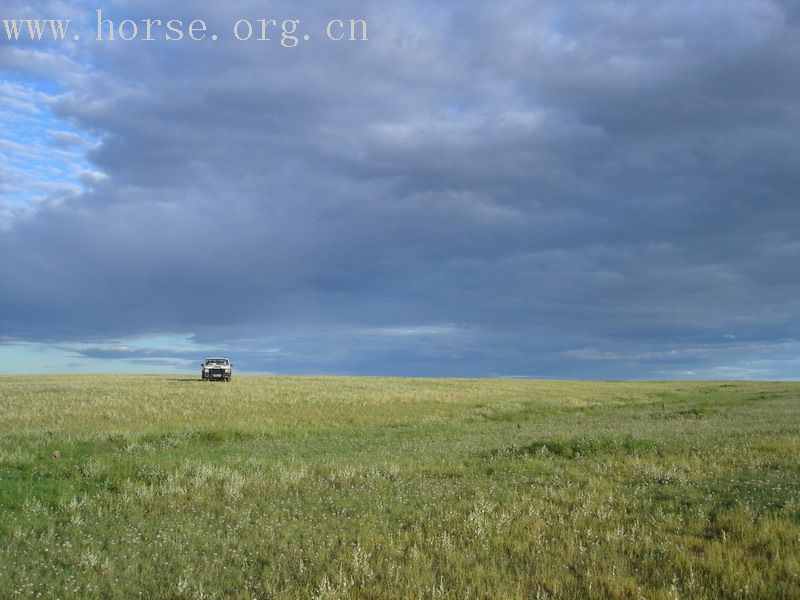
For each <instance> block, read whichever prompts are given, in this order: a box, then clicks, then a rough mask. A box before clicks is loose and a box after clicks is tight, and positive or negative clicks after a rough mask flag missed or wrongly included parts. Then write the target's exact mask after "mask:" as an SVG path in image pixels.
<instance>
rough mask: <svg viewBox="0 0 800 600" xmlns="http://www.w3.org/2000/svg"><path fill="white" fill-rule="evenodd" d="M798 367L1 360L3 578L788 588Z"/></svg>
mask: <svg viewBox="0 0 800 600" xmlns="http://www.w3.org/2000/svg"><path fill="white" fill-rule="evenodd" d="M798 398H800V384H797V383H764V382H759V383H741V382H669V383H667V382H653V383H647V382H636V383H633V382H627V383H623V382H555V381H552V382H551V381H502V380H436V379H381V378H334V377H326V378H321V377H320V378H313V377H305V378H292V377H235V378H234V381H232V382H231V383H230V384H219V383H216V384H215V383H203V382H200V381H198V380H194V379H191V378H169V377H163V376H151V377H136V376H37V377H2V378H0V539H2V540H3V543H2V546H0V597H4V598H6V597H47V598H51V597H53V598H131V597H144V598H243V599H244V598H248V599H252V598H306V597H316V598H340V597H343V598H409V597H426V598H427V597H430V598H432V597H449V598H459V599H461V598H551V597H552V598H562V597H574V598H607V597H612V598H637V599H638V598H642V597H643V598H679V597H680V598H683V597H689V598H719V597H728V598H736V597H740V598H794V597H798V596H800V463H799V462H798V460H797V456H798V451H799V450H800V402H798Z"/></svg>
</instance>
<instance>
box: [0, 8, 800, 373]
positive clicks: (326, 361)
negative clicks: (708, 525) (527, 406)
mask: <svg viewBox="0 0 800 600" xmlns="http://www.w3.org/2000/svg"><path fill="white" fill-rule="evenodd" d="M98 8H101V9H102V10H103V16H104V18H107V19H110V20H112V21H114V22H115V23H118V22H120V21H122V20H124V19H132V20H136V21H137V22H139V23H141V20H142V19H146V18H150V19H162V20H163V21H166V20H168V19H172V18H174V19H182V20H185V22H186V23H188V22H189V21H191V20H192V19H203V20H204V21H205V22H207V24H208V30H209V33H210V32H212V31H213V32H216V33H218V40H216V41H212V40H211V39H209V38H206V39H204V40H202V41H199V42H193V41H189V40H187V39H184V40H182V41H175V42H171V41H166V40H164V39H162V38H158V39H155V40H154V41H144V40H141V39H134V40H131V41H129V42H125V41H122V40H119V39H117V40H115V41H109V40H105V41H101V42H98V41H97V40H96V39H95V35H96V19H97V16H96V12H95V11H96V9H98ZM49 18H58V19H71V25H70V26H71V28H72V29H70V34H71V33H72V31H75V32H77V33H78V34H79V35H80V38H81V39H80V40H79V41H75V40H73V39H67V40H66V41H63V42H52V41H50V42H47V41H42V42H39V41H29V40H28V41H25V40H18V41H9V40H8V39H7V38H6V37H3V36H0V374H4V373H5V374H10V373H85V372H99V373H108V372H120V373H128V372H130V373H183V372H195V371H199V363H200V361H201V360H202V359H203V358H204V357H205V356H214V355H222V356H229V357H230V358H231V360H232V361H233V363H234V368H235V369H236V370H238V371H239V372H261V373H297V374H361V375H400V376H448V377H451V376H452V377H530V378H571V379H576V378H579V379H627V378H630V379H798V378H800V197H798V195H799V194H800V168H799V167H800V5H798V4H797V2H795V1H794V0H786V1H783V0H704V1H703V2H696V1H689V0H664V1H660V2H650V1H644V0H641V1H635V0H597V1H592V2H579V1H572V0H561V1H556V0H537V1H531V0H524V1H521V0H496V1H494V2H485V1H471V0H453V1H449V2H448V1H442V2H429V1H424V0H402V1H399V0H381V1H380V2H379V1H373V0H366V1H364V0H359V1H355V0H344V1H342V2H336V3H331V2H319V1H315V0H309V1H307V2H303V3H296V2H288V1H275V2H269V3H264V2H254V1H244V0H242V1H237V2H227V3H221V2H218V1H216V0H215V1H211V0H198V1H195V2H191V3H186V2H177V1H175V0H159V1H157V2H156V1H145V0H142V1H134V0H131V1H118V2H114V3H113V5H112V3H97V4H90V3H85V2H82V1H78V0H43V1H37V0H34V1H32V2H31V1H28V2H20V1H18V0H4V1H3V3H2V5H0V19H49ZM260 18H269V19H276V20H277V22H278V24H280V23H281V21H282V20H285V19H299V20H300V26H299V29H298V32H303V33H308V34H309V35H310V39H309V40H308V41H304V40H301V42H300V43H298V45H297V46H296V47H293V48H287V47H284V46H282V45H281V43H280V41H279V40H280V36H279V35H276V34H275V32H273V35H272V36H271V38H270V41H255V40H250V41H247V42H242V41H239V40H237V39H235V37H234V35H233V32H232V25H233V24H234V23H236V22H237V21H238V20H240V19H248V20H249V21H251V22H252V23H257V20H258V19H260ZM351 18H353V19H363V20H364V21H366V22H367V26H368V40H367V41H361V40H357V41H353V42H351V41H349V40H348V39H345V40H343V41H339V42H334V41H331V40H329V39H326V38H325V36H324V32H325V28H326V24H327V23H329V22H330V21H331V20H334V19H342V20H343V21H344V22H347V21H348V20H349V19H351ZM257 28H258V26H257ZM0 33H4V32H3V30H0ZM277 33H279V30H278V31H277ZM141 35H143V34H141V33H140V36H141Z"/></svg>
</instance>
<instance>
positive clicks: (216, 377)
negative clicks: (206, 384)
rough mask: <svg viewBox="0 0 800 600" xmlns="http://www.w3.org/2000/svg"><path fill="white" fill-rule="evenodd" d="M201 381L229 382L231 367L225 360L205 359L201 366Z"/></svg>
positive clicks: (229, 362)
mask: <svg viewBox="0 0 800 600" xmlns="http://www.w3.org/2000/svg"><path fill="white" fill-rule="evenodd" d="M200 366H201V367H203V371H202V373H201V376H202V378H203V381H230V380H231V371H232V370H233V365H232V364H231V361H229V360H228V359H227V358H207V359H206V360H205V361H204V362H203V363H202V364H201V365H200Z"/></svg>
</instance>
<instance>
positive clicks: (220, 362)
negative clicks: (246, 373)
mask: <svg viewBox="0 0 800 600" xmlns="http://www.w3.org/2000/svg"><path fill="white" fill-rule="evenodd" d="M206 364H207V365H227V364H228V359H227V358H207V359H206Z"/></svg>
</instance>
